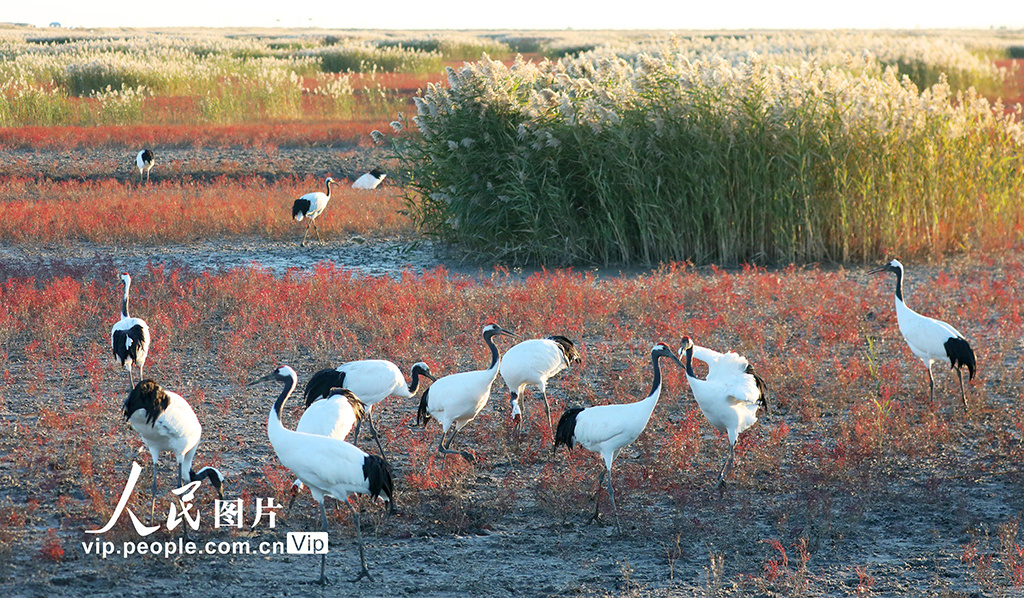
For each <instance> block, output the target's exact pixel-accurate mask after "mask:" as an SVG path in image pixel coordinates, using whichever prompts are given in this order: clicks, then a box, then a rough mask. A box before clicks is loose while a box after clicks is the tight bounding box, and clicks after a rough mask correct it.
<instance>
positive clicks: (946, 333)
mask: <svg viewBox="0 0 1024 598" xmlns="http://www.w3.org/2000/svg"><path fill="white" fill-rule="evenodd" d="M894 300H895V303H896V323H897V324H899V328H900V334H902V335H903V338H904V340H906V341H907V346H909V347H910V351H911V353H913V354H914V355H916V356H917V358H918V359H920V360H921V361H923V362H924V367H926V368H928V371H929V373H930V372H931V369H932V364H933V363H935V362H936V361H943V360H944V361H949V356H948V355H947V354H946V347H945V343H946V341H948V340H949V339H950V338H964V335H962V334H960V332H959V331H958V330H957V329H956V328H953V327H952V326H950V325H949V324H947V323H945V322H943V321H941V320H936V319H935V318H929V317H928V316H923V315H921V314H919V313H917V312H916V311H914V310H912V309H910V308H909V307H907V304H906V303H904V302H903V300H902V299H900V298H899V297H895V298H894Z"/></svg>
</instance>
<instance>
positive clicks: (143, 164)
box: [135, 149, 153, 181]
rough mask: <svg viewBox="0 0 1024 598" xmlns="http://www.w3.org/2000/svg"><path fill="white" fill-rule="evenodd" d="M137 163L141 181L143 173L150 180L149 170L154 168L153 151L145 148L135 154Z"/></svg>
mask: <svg viewBox="0 0 1024 598" xmlns="http://www.w3.org/2000/svg"><path fill="white" fill-rule="evenodd" d="M135 165H136V166H138V167H139V181H142V177H143V174H145V177H146V180H147V181H148V180H149V171H150V170H152V169H153V152H151V151H150V150H148V149H144V150H142V151H141V152H139V153H138V155H136V156H135Z"/></svg>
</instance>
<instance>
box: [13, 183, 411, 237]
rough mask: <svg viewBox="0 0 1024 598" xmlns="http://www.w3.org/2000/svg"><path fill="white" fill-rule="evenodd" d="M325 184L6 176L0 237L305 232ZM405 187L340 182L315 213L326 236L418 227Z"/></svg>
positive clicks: (384, 232) (285, 234) (294, 234)
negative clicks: (297, 215) (300, 217)
mask: <svg viewBox="0 0 1024 598" xmlns="http://www.w3.org/2000/svg"><path fill="white" fill-rule="evenodd" d="M322 189H323V180H322V179H320V178H314V177H305V178H288V179H279V180H277V181H274V182H268V181H267V180H265V179H263V178H261V177H250V178H244V179H227V178H222V179H217V180H214V181H212V182H209V183H203V184H195V183H193V182H192V181H189V180H187V179H186V180H175V181H161V182H159V183H153V184H150V185H142V186H139V185H136V184H133V183H124V182H119V181H114V180H101V181H84V182H83V181H74V180H69V181H52V180H45V179H43V180H37V179H27V178H16V179H8V180H7V181H5V182H4V184H3V185H2V186H0V205H3V206H4V210H5V212H6V213H7V214H8V217H7V218H5V219H4V221H3V222H2V223H0V241H3V242H8V243H51V242H56V243H60V242H71V241H91V242H95V243H105V244H115V245H116V244H122V243H134V242H138V243H174V242H178V243H180V242H188V241H194V240H196V239H202V238H223V237H237V236H258V237H263V238H268V239H290V238H297V237H299V236H301V231H302V230H303V228H304V227H305V223H296V222H295V221H294V220H293V219H292V217H291V208H292V203H293V202H294V201H295V199H296V198H298V197H300V196H302V195H304V194H306V193H309V192H312V191H320V190H322ZM403 205H404V204H403V200H402V198H401V191H400V190H399V189H397V188H395V187H389V186H384V187H380V188H378V189H376V190H374V191H373V192H372V193H367V192H365V191H357V190H354V189H351V188H350V187H349V186H348V185H345V184H344V181H342V183H341V184H339V185H336V186H335V187H334V189H333V192H332V195H331V203H330V204H328V207H327V209H326V210H325V211H324V213H323V214H322V215H321V216H320V217H319V218H317V220H316V223H317V226H318V227H319V228H320V229H321V230H320V233H321V235H324V236H327V237H331V236H335V237H336V236H338V235H346V234H348V235H351V234H356V233H358V234H361V235H395V234H400V233H409V232H412V225H411V223H410V221H409V220H408V218H407V217H405V216H404V215H403V214H402V213H401V210H402V207H403Z"/></svg>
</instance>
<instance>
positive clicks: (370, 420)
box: [356, 411, 388, 461]
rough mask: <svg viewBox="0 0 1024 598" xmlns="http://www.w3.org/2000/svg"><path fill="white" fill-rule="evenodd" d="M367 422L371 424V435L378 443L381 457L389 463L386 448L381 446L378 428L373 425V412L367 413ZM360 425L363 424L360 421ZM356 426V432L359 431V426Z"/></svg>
mask: <svg viewBox="0 0 1024 598" xmlns="http://www.w3.org/2000/svg"><path fill="white" fill-rule="evenodd" d="M366 420H367V423H369V424H370V434H373V439H374V440H376V441H377V448H378V449H380V456H381V457H384V460H385V461H387V460H388V456H387V455H385V454H384V447H383V446H381V444H380V436H379V435H378V434H377V428H376V427H375V426H374V425H373V411H367V412H366ZM359 423H362V420H360V422H359ZM356 426H357V427H356V430H357V431H358V430H359V428H358V426H359V424H356Z"/></svg>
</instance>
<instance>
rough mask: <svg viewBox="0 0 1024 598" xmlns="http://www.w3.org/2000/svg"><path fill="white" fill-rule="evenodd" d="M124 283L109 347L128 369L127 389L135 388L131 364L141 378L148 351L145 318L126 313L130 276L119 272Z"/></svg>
mask: <svg viewBox="0 0 1024 598" xmlns="http://www.w3.org/2000/svg"><path fill="white" fill-rule="evenodd" d="M121 281H122V282H123V283H124V297H123V298H122V299H121V319H120V320H118V321H117V323H115V324H114V326H113V328H111V329H110V348H111V349H112V350H113V352H114V358H115V359H117V361H118V363H120V364H121V366H122V367H123V368H124V369H126V370H128V389H129V390H132V389H134V388H135V379H134V378H133V377H132V366H133V365H137V366H139V379H140V380H141V379H142V368H143V367H144V366H145V365H146V354H148V353H149V325H148V324H146V321H145V320H142V319H140V318H133V317H131V316H130V315H128V293H129V291H130V290H131V287H132V277H131V276H129V275H128V273H127V272H125V273H122V274H121Z"/></svg>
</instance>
